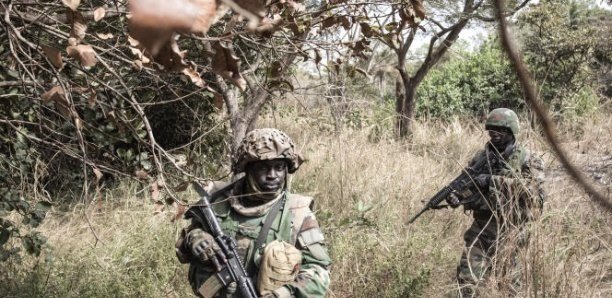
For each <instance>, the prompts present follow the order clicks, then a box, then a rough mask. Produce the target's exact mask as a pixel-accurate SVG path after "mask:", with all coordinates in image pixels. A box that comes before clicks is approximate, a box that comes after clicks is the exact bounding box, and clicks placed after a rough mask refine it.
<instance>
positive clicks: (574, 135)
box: [0, 114, 612, 297]
mask: <svg viewBox="0 0 612 298" xmlns="http://www.w3.org/2000/svg"><path fill="white" fill-rule="evenodd" d="M309 117H310V118H306V117H298V116H297V115H294V114H289V115H288V116H285V117H276V118H275V119H273V118H263V119H262V120H261V121H260V123H259V125H260V126H277V127H279V128H281V129H283V130H286V131H287V132H288V133H289V134H290V135H291V136H292V137H293V139H294V140H295V141H296V143H297V145H298V147H299V148H300V150H301V151H302V153H303V155H304V156H305V157H306V158H307V162H306V163H305V164H304V165H303V167H302V168H301V169H300V170H299V171H298V173H297V175H295V177H293V182H292V188H293V190H294V191H296V192H300V193H306V194H309V195H312V196H314V197H315V209H316V212H317V216H318V218H319V221H320V224H321V226H322V227H323V230H324V232H325V235H326V238H327V243H328V245H329V248H330V252H331V255H332V258H333V260H334V264H333V267H332V274H331V276H332V286H331V291H330V295H329V296H330V297H409V296H411V297H412V296H422V297H441V296H453V295H454V294H455V289H456V286H455V280H454V276H455V270H456V265H457V263H458V261H459V257H460V254H461V249H462V246H463V240H462V235H463V232H464V231H465V229H466V228H467V227H468V226H469V224H470V223H471V217H470V216H469V215H465V214H464V213H463V212H462V210H461V209H455V210H438V211H433V212H428V213H426V214H424V215H423V216H422V217H421V218H419V219H418V221H417V222H415V223H414V224H413V225H411V226H409V227H407V226H405V225H404V224H403V222H404V221H405V220H406V219H407V218H408V217H409V216H410V215H412V214H414V213H416V212H417V211H418V210H419V209H420V208H421V207H422V206H423V203H422V201H423V200H427V199H428V198H429V197H430V196H432V195H433V194H434V193H435V192H436V191H437V190H438V189H439V188H441V187H442V186H444V185H445V184H446V183H448V182H449V181H450V180H451V179H452V178H454V177H455V176H456V175H457V174H458V172H459V170H460V169H461V168H462V167H463V166H464V165H465V164H466V163H467V162H468V160H469V159H470V158H471V157H472V155H473V154H474V153H475V152H476V151H477V150H478V149H480V148H481V147H482V146H483V144H484V141H485V140H486V136H485V134H484V133H483V132H482V130H481V126H480V124H479V123H478V122H475V121H459V120H451V121H449V122H447V123H440V122H435V121H428V122H425V123H415V124H414V126H413V134H412V138H411V139H410V140H409V141H401V142H396V141H393V140H392V139H390V136H391V135H392V134H390V133H389V134H387V135H385V136H383V137H381V138H375V139H376V140H377V142H372V140H373V138H372V131H373V128H374V127H376V126H375V125H372V126H368V127H363V128H362V129H350V128H347V129H345V130H344V131H342V132H339V133H332V132H330V131H328V130H323V129H321V127H329V126H325V125H323V124H324V123H323V124H321V123H315V122H313V120H312V119H313V117H312V116H309ZM384 121H390V120H388V119H387V120H384ZM375 124H376V123H375ZM378 125H379V126H378V127H383V128H385V127H389V126H390V124H389V123H378ZM562 127H563V129H564V131H565V132H564V133H563V134H562V139H563V140H564V142H565V144H564V147H565V148H567V150H569V151H570V152H571V157H572V158H573V159H575V160H576V161H577V162H578V163H579V164H581V165H583V168H584V167H585V165H589V167H590V168H589V167H587V168H589V169H592V170H593V171H594V172H598V171H599V172H601V173H603V175H604V178H601V179H600V180H599V181H600V182H602V181H608V184H607V185H604V187H603V190H604V191H607V193H608V194H609V191H610V184H609V181H610V175H611V174H612V169H611V167H612V165H611V161H610V154H611V150H612V145H611V144H612V136H610V133H609V131H610V130H611V129H612V120H610V119H609V117H607V116H606V115H603V116H601V117H593V118H591V119H587V120H585V121H584V122H582V125H576V124H571V125H570V124H566V125H565V124H564V125H563V126H562ZM521 140H522V141H523V142H524V143H526V144H528V145H529V147H531V148H535V149H536V150H537V151H538V152H540V153H541V154H542V156H543V157H544V159H545V161H546V164H547V166H548V168H549V170H548V172H547V173H548V182H547V184H546V189H547V192H548V194H549V197H548V200H547V202H546V204H545V210H544V214H543V215H542V216H541V217H540V218H539V219H538V220H537V221H536V222H534V223H532V225H530V230H531V232H532V234H531V238H530V245H529V248H528V249H526V250H523V251H522V252H521V253H520V258H519V259H520V262H521V264H522V268H523V269H524V271H523V274H522V281H523V282H522V288H521V291H520V293H519V296H523V297H610V296H612V270H610V268H612V225H611V221H612V219H611V217H610V215H609V214H605V213H604V212H603V211H600V210H599V209H598V208H597V206H595V205H594V204H593V203H592V202H591V201H590V200H589V199H588V198H587V197H586V196H585V194H584V193H583V192H582V191H581V190H580V189H578V188H577V186H576V185H575V184H574V183H573V182H570V180H569V178H568V177H567V176H566V175H565V174H564V172H563V171H562V170H561V169H559V168H558V164H557V163H556V161H555V160H554V158H553V155H552V154H551V153H550V152H549V151H548V149H547V146H546V145H545V143H544V142H543V141H542V140H541V138H540V137H539V136H538V133H537V132H534V131H532V130H529V129H526V130H525V131H524V132H523V133H522V134H521ZM606 158H607V161H606ZM605 175H608V176H605ZM606 177H607V178H606ZM605 179H607V180H605ZM602 183H603V182H602ZM137 192H138V191H137V188H136V187H134V185H133V184H131V183H126V185H125V187H124V188H123V189H122V190H119V191H114V192H110V193H107V194H105V196H103V197H102V198H99V199H98V202H99V203H95V204H92V205H87V206H82V205H76V206H72V208H70V209H69V210H70V211H67V212H58V211H54V212H51V213H50V214H49V216H48V218H47V219H46V221H45V223H44V224H43V226H42V228H41V231H42V232H43V233H44V234H45V235H47V237H48V238H49V245H50V246H49V248H48V249H47V251H46V252H45V253H43V255H42V256H41V258H40V259H38V260H36V261H35V262H32V261H31V260H27V259H26V261H25V262H24V263H23V264H17V263H14V262H13V263H7V264H3V265H6V266H4V267H3V269H2V271H0V278H1V279H0V280H2V281H1V282H0V296H7V297H39V296H49V297H81V296H82V297H185V296H189V295H191V289H190V288H189V284H188V281H187V266H186V265H182V264H180V263H179V262H178V261H177V260H176V258H175V256H174V242H175V240H176V236H177V233H178V231H179V229H180V228H181V227H182V225H183V224H184V223H183V222H180V221H179V222H178V223H173V222H171V218H172V216H173V213H172V212H173V210H172V208H169V209H168V210H167V211H166V212H162V213H156V212H155V206H154V205H153V204H152V203H151V202H150V200H149V199H148V198H147V196H146V192H141V193H139V194H136V193H137ZM194 199H195V198H194ZM503 283H504V281H499V282H497V281H496V280H492V281H491V282H490V283H488V284H486V285H484V286H483V292H484V293H485V295H484V296H485V297H502V296H506V295H508V293H507V292H504V288H503V285H500V284H503Z"/></svg>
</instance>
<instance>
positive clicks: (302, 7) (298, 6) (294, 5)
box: [285, 0, 306, 12]
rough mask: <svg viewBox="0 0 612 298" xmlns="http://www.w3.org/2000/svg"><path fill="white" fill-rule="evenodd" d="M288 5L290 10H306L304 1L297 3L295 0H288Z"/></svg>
mask: <svg viewBox="0 0 612 298" xmlns="http://www.w3.org/2000/svg"><path fill="white" fill-rule="evenodd" d="M285 5H287V7H289V9H290V11H295V12H302V11H306V6H305V5H304V4H302V3H297V2H295V1H291V0H289V1H287V2H286V4H285Z"/></svg>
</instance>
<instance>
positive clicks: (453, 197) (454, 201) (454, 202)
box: [446, 192, 461, 208]
mask: <svg viewBox="0 0 612 298" xmlns="http://www.w3.org/2000/svg"><path fill="white" fill-rule="evenodd" d="M446 203H447V204H448V205H449V206H451V207H452V208H457V207H459V204H461V199H459V197H458V196H457V194H455V193H454V192H451V194H450V195H449V196H448V197H446Z"/></svg>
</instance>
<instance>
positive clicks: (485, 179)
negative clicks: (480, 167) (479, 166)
mask: <svg viewBox="0 0 612 298" xmlns="http://www.w3.org/2000/svg"><path fill="white" fill-rule="evenodd" d="M490 182H491V175H489V174H480V175H478V176H476V177H475V178H474V183H476V185H477V186H478V187H479V188H487V187H489V183H490Z"/></svg>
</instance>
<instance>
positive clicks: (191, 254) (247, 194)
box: [176, 128, 331, 298]
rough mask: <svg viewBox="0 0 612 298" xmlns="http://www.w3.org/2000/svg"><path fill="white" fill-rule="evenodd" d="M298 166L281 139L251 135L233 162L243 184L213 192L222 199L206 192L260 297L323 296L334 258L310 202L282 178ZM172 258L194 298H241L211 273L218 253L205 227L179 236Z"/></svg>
mask: <svg viewBox="0 0 612 298" xmlns="http://www.w3.org/2000/svg"><path fill="white" fill-rule="evenodd" d="M301 163H302V158H301V156H300V155H299V154H298V153H297V152H296V149H295V145H294V144H293V142H292V141H291V139H290V138H289V137H288V136H287V135H286V134H285V133H283V132H282V131H280V130H277V129H271V128H267V129H256V130H253V131H251V132H250V133H248V134H247V135H246V136H245V138H244V140H243V142H242V143H241V145H240V147H239V148H238V150H237V153H236V155H235V156H234V164H233V172H234V174H235V175H238V174H240V173H244V177H243V178H241V179H239V180H238V181H237V182H235V183H234V185H233V187H232V186H230V187H229V188H228V187H223V186H217V187H215V189H220V188H224V189H226V190H225V191H221V193H219V191H217V192H216V193H215V192H214V190H213V191H211V193H212V194H211V203H212V209H213V211H214V212H215V214H216V215H217V218H218V220H219V223H220V226H221V228H222V229H223V231H224V233H226V234H227V235H229V236H231V237H233V238H234V239H235V240H236V243H237V252H238V254H239V255H240V259H241V260H243V264H244V267H245V268H246V270H247V273H248V274H249V276H250V277H251V278H252V280H253V283H254V284H256V288H257V291H258V294H259V295H261V296H263V297H269V298H272V297H283V298H284V297H324V296H325V294H326V292H327V289H328V287H329V283H330V278H329V272H328V270H329V266H330V264H331V259H330V257H329V255H328V253H327V248H326V247H325V244H324V242H323V234H322V233H321V230H320V229H319V225H318V223H317V220H316V218H315V216H314V214H313V212H312V211H311V209H310V206H311V204H312V198H311V197H306V196H301V195H296V194H291V193H289V192H288V190H287V175H288V174H291V173H294V172H295V171H296V170H297V169H298V168H299V166H300V164H301ZM269 216H270V219H268V220H267V217H269ZM266 226H267V227H268V228H266ZM176 253H177V256H178V258H179V260H180V261H181V262H182V263H190V269H189V281H190V283H191V286H192V288H193V290H194V292H195V293H196V295H198V296H201V297H237V296H238V294H237V293H236V289H235V285H230V286H228V287H222V285H221V284H220V281H219V280H218V278H216V275H215V274H214V273H215V266H214V264H212V263H211V260H213V259H214V257H215V256H218V254H219V253H220V251H219V248H218V246H217V245H216V243H215V242H214V239H213V238H212V236H211V235H210V234H209V233H207V227H203V226H200V225H199V224H197V223H196V222H193V221H192V223H191V225H190V226H189V227H187V228H185V229H184V230H183V231H182V234H181V237H179V239H178V241H177V244H176ZM215 260H216V259H215Z"/></svg>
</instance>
